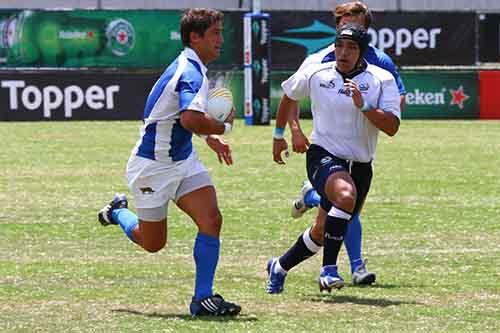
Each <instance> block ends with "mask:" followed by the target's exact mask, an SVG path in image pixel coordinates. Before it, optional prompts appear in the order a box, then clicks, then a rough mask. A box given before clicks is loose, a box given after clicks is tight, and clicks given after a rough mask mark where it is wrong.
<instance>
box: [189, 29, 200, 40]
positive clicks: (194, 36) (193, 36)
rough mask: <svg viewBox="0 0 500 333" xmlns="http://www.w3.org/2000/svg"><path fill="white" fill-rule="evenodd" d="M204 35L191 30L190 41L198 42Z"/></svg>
mask: <svg viewBox="0 0 500 333" xmlns="http://www.w3.org/2000/svg"><path fill="white" fill-rule="evenodd" d="M202 37H203V36H201V35H200V34H198V33H197V32H194V31H191V32H190V33H189V41H190V43H198V42H199V41H200V40H201V38H202Z"/></svg>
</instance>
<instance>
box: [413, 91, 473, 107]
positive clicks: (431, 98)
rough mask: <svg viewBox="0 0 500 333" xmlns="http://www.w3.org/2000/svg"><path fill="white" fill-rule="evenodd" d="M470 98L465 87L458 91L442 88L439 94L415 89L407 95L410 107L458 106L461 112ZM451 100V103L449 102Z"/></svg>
mask: <svg viewBox="0 0 500 333" xmlns="http://www.w3.org/2000/svg"><path fill="white" fill-rule="evenodd" d="M469 98H470V96H469V95H467V94H466V93H465V92H464V88H463V86H459V87H458V88H457V89H447V88H442V89H441V91H439V92H431V91H422V90H420V89H414V90H413V91H410V92H408V93H407V94H406V104H408V105H446V104H448V105H450V106H454V105H456V106H457V107H458V108H459V109H460V110H462V109H463V108H464V102H465V101H467V100H468V99H469ZM447 100H449V103H448V102H447Z"/></svg>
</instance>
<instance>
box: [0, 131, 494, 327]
mask: <svg viewBox="0 0 500 333" xmlns="http://www.w3.org/2000/svg"><path fill="white" fill-rule="evenodd" d="M138 126H139V122H40V123H0V137H1V138H2V140H3V142H4V146H3V147H2V149H0V176H1V177H0V331H1V332H34V331H43V332H93V331H95V332H126V331H136V332H160V331H161V332H194V331H201V332H259V333H262V332H306V331H307V332H328V331H331V332H349V331H352V332H416V331H421V332H473V331H474V332H480V331H482V332H499V331H500V305H499V303H500V171H499V164H500V163H499V162H500V122H494V121H491V122H479V121H439V122H437V121H436V122H433V121H405V122H403V124H402V126H401V129H400V132H399V133H398V135H397V136H396V137H394V138H388V137H386V136H384V135H381V136H380V139H379V146H378V154H377V161H376V166H375V177H374V181H373V183H372V189H371V192H370V194H369V197H368V200H367V204H366V205H365V210H364V212H363V215H362V220H363V226H364V229H363V230H364V252H365V255H366V257H367V258H369V268H370V269H371V270H373V271H375V272H376V273H377V275H378V276H377V283H376V284H375V285H374V286H373V287H368V288H359V287H353V286H351V285H350V284H348V285H347V287H346V288H344V289H342V290H340V291H338V292H335V293H333V294H331V295H330V294H320V293H319V289H318V286H317V282H316V279H317V276H318V274H319V268H320V263H321V256H320V255H317V256H315V257H313V258H312V259H311V260H309V261H307V262H305V263H303V264H302V265H300V266H298V267H297V268H295V269H294V270H292V271H291V272H290V274H289V276H288V278H287V283H286V286H285V292H284V293H283V294H281V295H267V294H266V293H265V292H264V286H265V280H266V274H265V271H264V269H265V265H266V262H267V260H268V259H269V258H270V257H271V256H275V255H279V254H282V253H283V251H285V250H286V249H287V248H288V246H289V245H291V244H292V243H293V242H294V241H295V239H296V238H297V236H298V235H299V234H300V233H301V232H302V231H303V230H304V229H305V228H306V226H307V225H308V224H309V223H310V222H311V221H312V218H313V216H314V213H313V212H309V213H308V214H307V215H306V216H305V217H304V218H302V219H300V220H292V219H291V218H290V217H289V213H290V212H289V203H290V201H291V200H292V199H293V198H294V197H295V196H296V195H297V193H298V191H299V189H300V186H301V183H302V180H303V179H304V177H305V170H304V156H303V155H295V154H293V155H292V156H291V157H290V158H289V160H288V164H287V165H286V166H284V167H283V166H278V165H276V164H274V163H273V162H272V155H271V139H270V138H271V128H270V127H244V126H243V124H242V122H239V123H238V124H237V126H238V127H237V129H236V130H235V131H234V132H233V133H232V134H231V136H230V137H228V140H229V141H230V142H231V144H232V146H233V151H234V159H235V165H234V166H232V167H230V168H228V167H221V166H219V165H218V162H217V159H216V157H215V155H214V154H213V153H211V152H210V151H208V150H207V148H206V146H205V145H204V144H203V143H202V142H201V141H200V140H199V139H197V138H196V139H195V145H196V146H197V149H198V151H199V153H200V155H201V157H202V159H203V160H204V161H205V164H206V165H207V166H208V167H209V169H210V171H211V174H212V176H213V178H214V181H215V183H216V184H217V190H218V196H219V202H220V206H221V210H222V212H223V215H224V226H223V233H222V238H223V242H222V248H221V259H220V262H219V268H218V272H217V276H216V285H215V288H216V291H217V292H220V293H221V294H222V295H224V297H226V298H227V299H229V300H233V301H237V302H238V303H240V304H241V305H242V307H243V310H242V314H241V315H240V316H239V317H237V318H234V319H221V318H214V319H192V318H191V317H190V316H189V315H188V306H189V302H190V299H191V295H192V292H193V290H192V289H193V279H194V264H193V260H192V246H193V240H194V235H195V233H196V229H195V227H194V224H193V223H191V221H190V220H189V219H188V218H186V217H185V216H184V215H182V213H180V211H179V210H178V209H177V208H176V207H175V205H171V209H170V212H169V244H168V247H167V248H166V249H165V250H163V251H161V252H159V253H157V254H147V253H145V252H143V251H141V250H140V249H139V248H138V247H136V246H134V245H133V244H131V243H130V242H129V241H127V240H126V238H125V237H124V235H123V233H122V232H121V230H120V229H119V228H118V227H113V226H111V227H107V228H103V227H101V226H100V225H99V224H98V223H97V220H96V212H97V211H98V209H100V208H101V207H102V205H104V204H105V203H107V202H108V201H109V200H110V198H111V197H112V195H113V194H114V193H115V192H119V191H122V192H126V191H127V188H126V185H125V181H124V167H125V163H126V160H127V158H128V155H129V152H130V150H131V148H132V146H133V144H134V143H135V140H136V138H137V134H138ZM304 128H305V129H306V130H310V128H311V122H310V121H305V122H304ZM132 204H133V203H132ZM339 265H340V272H341V274H342V275H343V276H344V278H345V279H346V280H347V281H350V272H349V268H348V266H349V265H348V261H347V259H346V255H345V251H344V250H342V253H341V259H340V262H339Z"/></svg>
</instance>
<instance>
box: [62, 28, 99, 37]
mask: <svg viewBox="0 0 500 333" xmlns="http://www.w3.org/2000/svg"><path fill="white" fill-rule="evenodd" d="M59 38H60V39H87V38H88V39H92V38H94V32H92V31H88V32H87V31H65V30H61V31H59Z"/></svg>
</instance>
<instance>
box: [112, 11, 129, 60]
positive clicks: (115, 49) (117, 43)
mask: <svg viewBox="0 0 500 333" xmlns="http://www.w3.org/2000/svg"><path fill="white" fill-rule="evenodd" d="M106 38H107V46H108V48H109V49H110V50H111V52H112V53H113V54H114V55H117V56H119V57H122V56H124V55H126V54H127V53H129V52H130V50H132V49H133V48H134V44H135V31H134V27H132V25H131V24H130V23H129V22H128V21H126V20H124V19H116V20H113V21H111V22H110V23H109V25H108V27H107V28H106Z"/></svg>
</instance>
